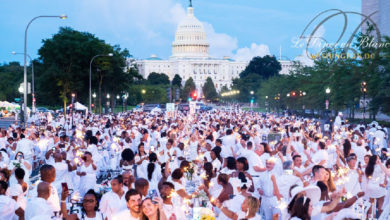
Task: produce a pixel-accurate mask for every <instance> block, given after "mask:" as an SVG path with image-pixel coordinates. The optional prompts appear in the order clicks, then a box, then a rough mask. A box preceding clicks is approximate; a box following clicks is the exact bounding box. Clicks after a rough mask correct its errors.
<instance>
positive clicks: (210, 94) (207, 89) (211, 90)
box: [202, 77, 218, 101]
mask: <svg viewBox="0 0 390 220" xmlns="http://www.w3.org/2000/svg"><path fill="white" fill-rule="evenodd" d="M202 91H203V94H204V96H205V98H206V99H208V100H212V101H213V100H215V99H216V98H218V94H217V91H216V90H215V86H214V83H213V80H212V79H211V78H210V77H207V79H206V82H205V84H204V85H203V87H202Z"/></svg>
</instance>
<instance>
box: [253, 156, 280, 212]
mask: <svg viewBox="0 0 390 220" xmlns="http://www.w3.org/2000/svg"><path fill="white" fill-rule="evenodd" d="M275 161H276V158H274V157H270V158H269V159H268V160H267V161H266V165H265V166H266V169H267V170H266V171H264V172H263V173H262V174H261V176H260V181H259V184H258V185H256V187H257V188H258V192H259V194H260V195H261V199H262V200H261V212H262V213H263V214H264V217H265V220H270V219H272V218H273V216H274V215H276V214H278V213H280V210H278V208H277V205H278V202H277V201H278V200H280V199H281V198H282V195H281V194H280V192H279V189H278V185H277V182H276V174H275V169H274V167H275Z"/></svg>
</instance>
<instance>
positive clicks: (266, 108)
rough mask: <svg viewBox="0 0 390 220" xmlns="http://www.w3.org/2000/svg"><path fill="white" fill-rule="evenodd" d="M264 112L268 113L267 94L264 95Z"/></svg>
mask: <svg viewBox="0 0 390 220" xmlns="http://www.w3.org/2000/svg"><path fill="white" fill-rule="evenodd" d="M265 113H268V96H265Z"/></svg>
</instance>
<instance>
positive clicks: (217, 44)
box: [203, 22, 271, 61]
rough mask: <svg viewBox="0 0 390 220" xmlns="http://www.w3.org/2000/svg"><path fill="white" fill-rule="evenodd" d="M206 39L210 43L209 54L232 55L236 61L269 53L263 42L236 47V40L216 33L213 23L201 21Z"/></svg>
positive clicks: (216, 56)
mask: <svg viewBox="0 0 390 220" xmlns="http://www.w3.org/2000/svg"><path fill="white" fill-rule="evenodd" d="M203 26H204V29H205V31H206V35H207V40H208V41H209V44H210V55H211V56H212V57H215V58H222V57H224V56H229V57H232V58H233V59H235V60H238V61H250V60H251V59H252V58H253V57H255V56H265V55H269V54H271V53H270V51H269V48H268V46H267V45H265V44H256V43H252V44H251V46H250V47H249V48H248V47H243V48H238V40H237V38H236V37H232V36H230V35H228V34H225V33H217V32H216V31H215V30H214V27H213V25H211V24H209V23H207V22H203Z"/></svg>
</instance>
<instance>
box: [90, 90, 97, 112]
mask: <svg viewBox="0 0 390 220" xmlns="http://www.w3.org/2000/svg"><path fill="white" fill-rule="evenodd" d="M92 98H93V105H94V108H95V113H96V102H95V101H96V93H93V94H92ZM90 112H91V113H92V110H91V111H90Z"/></svg>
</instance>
